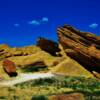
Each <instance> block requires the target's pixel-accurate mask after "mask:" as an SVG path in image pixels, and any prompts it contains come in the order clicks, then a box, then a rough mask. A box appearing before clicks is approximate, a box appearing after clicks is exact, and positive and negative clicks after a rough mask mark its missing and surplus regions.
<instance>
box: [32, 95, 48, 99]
mask: <svg viewBox="0 0 100 100" xmlns="http://www.w3.org/2000/svg"><path fill="white" fill-rule="evenodd" d="M31 100H48V99H47V97H46V96H44V95H39V96H33V97H32V99H31Z"/></svg>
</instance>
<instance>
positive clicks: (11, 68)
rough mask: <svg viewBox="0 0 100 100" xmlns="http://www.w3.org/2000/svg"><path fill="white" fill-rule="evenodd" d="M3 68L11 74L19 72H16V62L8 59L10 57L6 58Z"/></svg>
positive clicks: (15, 74) (11, 75)
mask: <svg viewBox="0 0 100 100" xmlns="http://www.w3.org/2000/svg"><path fill="white" fill-rule="evenodd" d="M3 68H4V71H5V72H6V73H7V74H8V75H9V76H10V77H13V76H17V72H16V66H15V64H14V62H12V61H10V60H8V59H4V61H3Z"/></svg>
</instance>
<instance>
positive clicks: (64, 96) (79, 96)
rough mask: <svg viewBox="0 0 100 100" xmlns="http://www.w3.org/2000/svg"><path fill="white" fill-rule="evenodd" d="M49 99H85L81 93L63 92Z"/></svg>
mask: <svg viewBox="0 0 100 100" xmlns="http://www.w3.org/2000/svg"><path fill="white" fill-rule="evenodd" d="M49 100H85V97H84V95H83V94H81V93H71V94H61V95H54V96H51V97H49Z"/></svg>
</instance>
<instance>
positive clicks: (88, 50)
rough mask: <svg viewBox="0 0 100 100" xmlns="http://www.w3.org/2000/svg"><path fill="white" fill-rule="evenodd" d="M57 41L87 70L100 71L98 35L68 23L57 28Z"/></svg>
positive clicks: (99, 42) (99, 38)
mask: <svg viewBox="0 0 100 100" xmlns="http://www.w3.org/2000/svg"><path fill="white" fill-rule="evenodd" d="M57 33H58V39H59V43H60V44H61V45H62V47H63V49H64V51H65V52H66V54H67V55H68V56H69V57H71V58H72V59H74V60H76V61H77V62H79V63H80V64H81V65H83V66H84V67H85V68H86V69H88V70H89V71H91V72H92V71H97V72H99V73H100V37H99V36H95V35H94V34H92V33H89V32H81V31H79V30H77V29H75V28H73V27H71V26H69V25H65V26H63V27H60V28H58V29H57Z"/></svg>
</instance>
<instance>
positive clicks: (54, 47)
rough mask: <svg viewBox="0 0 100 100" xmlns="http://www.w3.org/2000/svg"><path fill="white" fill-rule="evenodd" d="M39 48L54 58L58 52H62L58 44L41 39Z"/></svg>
mask: <svg viewBox="0 0 100 100" xmlns="http://www.w3.org/2000/svg"><path fill="white" fill-rule="evenodd" d="M37 46H38V47H40V48H41V49H42V50H44V51H46V52H48V53H50V54H51V55H53V56H57V52H59V51H60V49H59V47H58V44H57V43H56V42H54V41H51V40H48V39H45V38H41V37H40V38H38V40H37Z"/></svg>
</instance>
